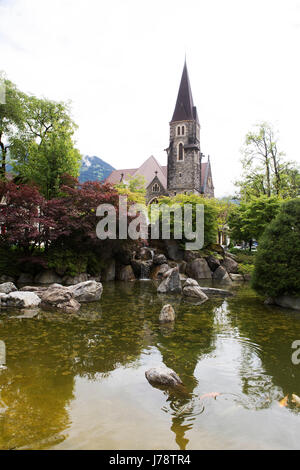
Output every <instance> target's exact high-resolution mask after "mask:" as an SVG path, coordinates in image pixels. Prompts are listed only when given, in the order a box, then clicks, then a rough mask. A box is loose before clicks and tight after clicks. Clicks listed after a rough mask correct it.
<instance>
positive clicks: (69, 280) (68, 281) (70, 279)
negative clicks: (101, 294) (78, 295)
mask: <svg viewBox="0 0 300 470" xmlns="http://www.w3.org/2000/svg"><path fill="white" fill-rule="evenodd" d="M87 280H88V275H87V274H86V273H81V274H77V276H65V277H64V278H63V280H62V282H63V284H65V285H66V286H73V285H74V284H79V283H80V282H85V281H87Z"/></svg>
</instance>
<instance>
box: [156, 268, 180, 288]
mask: <svg viewBox="0 0 300 470" xmlns="http://www.w3.org/2000/svg"><path fill="white" fill-rule="evenodd" d="M163 277H164V278H163V281H162V282H161V283H160V284H159V286H158V288H157V292H158V293H160V294H166V293H167V292H171V293H181V281H180V275H179V270H178V268H173V269H170V270H169V271H167V272H166V273H164V275H163Z"/></svg>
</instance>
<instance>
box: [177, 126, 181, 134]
mask: <svg viewBox="0 0 300 470" xmlns="http://www.w3.org/2000/svg"><path fill="white" fill-rule="evenodd" d="M177 135H180V126H178V127H177Z"/></svg>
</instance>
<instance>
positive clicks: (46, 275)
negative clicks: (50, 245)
mask: <svg viewBox="0 0 300 470" xmlns="http://www.w3.org/2000/svg"><path fill="white" fill-rule="evenodd" d="M34 282H36V283H38V284H53V283H55V282H57V283H59V284H60V283H61V282H62V278H61V277H60V276H58V274H56V272H55V271H53V270H51V269H47V270H46V271H42V272H41V273H39V274H37V275H36V276H35V278H34Z"/></svg>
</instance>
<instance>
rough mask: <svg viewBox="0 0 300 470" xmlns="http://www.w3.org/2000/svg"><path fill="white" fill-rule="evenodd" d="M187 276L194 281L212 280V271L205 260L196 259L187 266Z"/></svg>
mask: <svg viewBox="0 0 300 470" xmlns="http://www.w3.org/2000/svg"><path fill="white" fill-rule="evenodd" d="M186 274H187V275H188V276H189V277H192V278H193V279H211V277H212V275H211V270H210V269H209V266H208V264H207V261H206V260H205V259H204V258H196V259H195V260H194V261H191V262H190V263H188V264H187V267H186Z"/></svg>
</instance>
